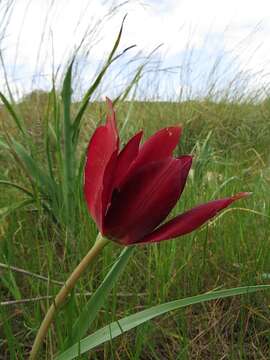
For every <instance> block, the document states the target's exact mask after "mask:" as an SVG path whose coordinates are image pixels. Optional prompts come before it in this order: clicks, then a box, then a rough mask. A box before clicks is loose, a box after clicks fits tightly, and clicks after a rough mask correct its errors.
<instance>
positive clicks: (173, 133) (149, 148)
mask: <svg viewBox="0 0 270 360" xmlns="http://www.w3.org/2000/svg"><path fill="white" fill-rule="evenodd" d="M181 132H182V129H181V127H179V126H172V127H167V128H164V129H161V130H159V131H158V132H156V133H155V134H154V135H152V136H151V137H150V138H149V139H148V140H146V141H145V143H144V144H143V145H142V146H141V148H140V151H139V154H138V156H137V158H136V161H134V163H133V165H132V166H131V167H130V171H129V173H128V178H130V177H131V176H133V174H134V173H135V172H136V171H137V170H138V168H140V167H142V166H144V165H146V164H148V163H151V162H153V161H159V160H162V159H165V158H167V157H169V156H171V155H172V153H173V150H174V149H175V147H176V146H177V144H178V143H179V139H180V135H181Z"/></svg>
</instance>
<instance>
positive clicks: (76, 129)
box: [73, 16, 134, 146]
mask: <svg viewBox="0 0 270 360" xmlns="http://www.w3.org/2000/svg"><path fill="white" fill-rule="evenodd" d="M125 18H126V16H125V17H124V19H123V21H122V24H121V27H120V30H119V33H118V36H117V38H116V41H115V43H114V46H113V48H112V50H111V52H110V54H109V56H108V59H107V61H106V63H105V65H104V66H103V68H102V69H101V71H100V73H99V74H98V76H97V77H96V79H95V81H94V83H93V84H92V85H91V86H90V88H89V89H88V90H87V92H86V93H85V95H84V97H83V99H82V102H81V106H80V108H79V110H78V112H77V114H76V117H75V119H74V123H73V128H74V134H73V142H74V144H75V146H76V144H77V140H78V136H79V132H80V126H81V120H82V117H83V114H84V113H85V110H86V109H87V106H88V103H89V100H90V98H91V96H92V94H93V93H94V91H95V90H96V88H97V87H98V85H99V84H100V82H101V80H102V78H103V76H104V75H105V73H106V71H107V70H108V68H109V67H110V65H111V64H112V63H113V62H114V61H115V60H117V59H118V58H119V57H121V56H122V55H123V54H124V53H125V52H126V51H128V50H130V49H131V48H133V47H134V45H132V46H129V47H128V48H126V49H125V50H124V51H122V53H121V54H119V55H117V56H115V57H114V54H115V52H116V50H117V48H118V46H119V43H120V40H121V36H122V32H123V26H124V21H125Z"/></svg>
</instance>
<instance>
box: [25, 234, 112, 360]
mask: <svg viewBox="0 0 270 360" xmlns="http://www.w3.org/2000/svg"><path fill="white" fill-rule="evenodd" d="M108 242H109V240H108V239H105V238H104V237H102V235H101V234H100V233H99V234H98V236H97V239H96V242H95V244H94V245H93V247H92V248H91V249H90V250H89V252H88V253H87V255H86V256H85V257H84V258H83V259H82V261H81V262H80V263H79V265H78V266H77V267H76V269H75V270H74V271H73V272H72V274H71V275H70V277H69V278H68V279H67V281H66V282H65V284H64V286H63V287H62V288H61V290H60V291H59V293H58V294H57V295H56V297H55V299H54V302H53V303H52V304H51V306H50V308H49V310H48V311H47V313H46V315H45V317H44V319H43V321H42V323H41V326H40V328H39V330H38V333H37V335H36V338H35V341H34V344H33V347H32V350H31V353H30V357H29V360H35V359H36V357H37V354H38V351H39V348H40V345H41V343H42V341H43V339H44V338H45V336H46V334H47V332H48V329H49V327H50V325H51V323H52V321H53V318H54V315H55V313H56V311H57V310H58V309H59V308H60V306H61V305H63V303H64V301H65V299H66V298H67V296H68V294H69V293H70V292H71V290H72V289H73V288H74V286H75V285H76V283H77V281H78V280H79V278H80V277H81V275H82V274H83V273H84V271H85V270H86V268H87V267H88V266H89V264H90V263H91V262H92V261H93V260H94V259H95V258H96V256H97V255H98V254H99V253H100V252H101V250H102V249H103V248H104V246H105V245H106V244H107V243H108Z"/></svg>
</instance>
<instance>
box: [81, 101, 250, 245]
mask: <svg viewBox="0 0 270 360" xmlns="http://www.w3.org/2000/svg"><path fill="white" fill-rule="evenodd" d="M107 105H108V115H107V119H106V124H105V125H102V126H99V127H98V128H97V129H96V131H95V132H94V134H93V136H92V138H91V140H90V143H89V146H88V150H87V160H86V165H85V183H84V193H85V198H86V202H87V205H88V209H89V212H90V214H91V215H92V217H93V219H94V220H95V222H96V224H97V226H98V228H99V231H100V233H101V234H102V235H103V236H104V237H106V238H108V239H110V240H113V241H115V242H117V243H119V244H122V245H126V246H127V245H133V244H145V243H154V242H160V241H163V240H168V239H172V238H176V237H179V236H181V235H184V234H187V233H190V232H191V231H193V230H195V229H197V228H198V227H200V226H201V225H202V224H203V223H205V222H206V221H207V220H209V219H211V218H212V217H214V216H215V215H216V214H217V213H218V212H219V211H221V210H222V209H224V208H226V207H227V206H229V205H230V204H231V203H233V202H234V201H235V200H238V199H240V198H242V197H245V196H247V195H248V193H245V192H244V193H238V194H236V195H234V196H231V197H227V198H223V199H219V200H214V201H211V202H208V203H206V204H202V205H199V206H197V207H195V208H193V209H191V210H188V211H186V212H184V213H183V214H180V215H178V216H176V217H175V218H174V219H172V220H170V221H168V222H167V223H165V224H163V225H160V224H161V223H163V221H164V220H165V219H166V218H167V216H168V215H169V213H170V211H171V210H172V208H173V207H174V206H175V205H176V203H177V201H178V200H179V198H180V197H181V194H182V192H183V190H184V187H185V184H186V180H187V176H188V173H189V170H190V167H191V164H192V157H191V156H189V155H184V156H180V157H177V158H175V157H174V156H173V150H174V149H175V147H176V146H177V144H178V143H179V139H180V135H181V131H182V130H181V128H180V127H179V126H172V127H167V128H164V129H161V130H159V131H158V132H157V133H155V134H154V135H153V136H151V137H150V138H149V139H148V140H146V141H145V142H144V144H142V145H140V143H141V138H142V131H141V132H139V133H137V134H136V135H134V136H133V137H132V138H131V139H130V140H129V141H128V143H127V144H126V146H124V148H123V149H122V150H121V151H120V150H119V135H118V131H117V125H116V116H115V112H114V109H113V104H112V102H111V100H109V99H107Z"/></svg>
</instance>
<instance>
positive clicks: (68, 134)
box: [61, 59, 75, 223]
mask: <svg viewBox="0 0 270 360" xmlns="http://www.w3.org/2000/svg"><path fill="white" fill-rule="evenodd" d="M73 63H74V59H73V60H72V61H71V64H70V65H69V67H68V70H67V72H66V76H65V79H64V83H63V88H62V94H61V95H62V100H63V110H64V124H63V125H64V127H63V140H64V156H63V171H64V179H63V183H62V190H63V199H64V203H65V215H66V223H68V222H69V221H71V219H70V217H69V215H70V210H71V209H72V205H73V203H74V202H73V195H72V191H73V180H74V176H73V173H74V165H75V161H74V149H73V146H72V131H73V130H72V126H71V118H70V106H71V95H72V88H71V83H72V67H73Z"/></svg>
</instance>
